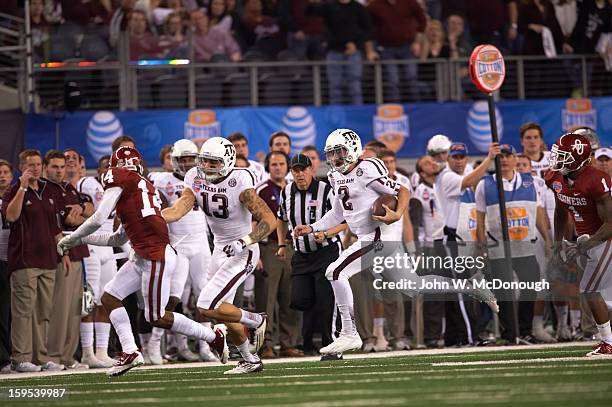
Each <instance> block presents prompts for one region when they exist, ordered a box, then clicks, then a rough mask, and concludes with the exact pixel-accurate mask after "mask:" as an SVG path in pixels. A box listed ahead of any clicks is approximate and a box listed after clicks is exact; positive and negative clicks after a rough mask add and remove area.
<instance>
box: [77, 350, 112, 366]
mask: <svg viewBox="0 0 612 407" xmlns="http://www.w3.org/2000/svg"><path fill="white" fill-rule="evenodd" d="M111 361H112V363H110V364H108V363H106V362H104V361H102V360H100V359H98V358H97V357H96V356H95V355H94V354H93V353H91V354H87V355H83V357H82V358H81V363H84V364H86V365H87V366H89V368H90V369H98V368H102V367H105V368H109V367H111V366H112V365H114V364H115V361H114V360H112V359H111Z"/></svg>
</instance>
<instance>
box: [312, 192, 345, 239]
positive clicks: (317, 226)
mask: <svg viewBox="0 0 612 407" xmlns="http://www.w3.org/2000/svg"><path fill="white" fill-rule="evenodd" d="M331 199H332V208H331V210H330V211H329V212H327V213H326V214H325V215H323V217H322V218H321V219H319V220H318V221H316V222H315V223H313V224H312V225H310V226H312V229H313V230H315V231H319V230H327V229H330V228H332V227H334V226H336V225H339V224H341V223H342V222H343V221H344V216H343V215H342V203H341V202H340V199H338V196H337V195H334V197H333V198H331Z"/></svg>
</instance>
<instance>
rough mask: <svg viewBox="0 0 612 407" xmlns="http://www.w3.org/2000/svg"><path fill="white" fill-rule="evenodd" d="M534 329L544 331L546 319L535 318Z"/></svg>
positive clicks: (539, 316)
mask: <svg viewBox="0 0 612 407" xmlns="http://www.w3.org/2000/svg"><path fill="white" fill-rule="evenodd" d="M532 329H534V330H535V329H544V318H543V317H542V315H534V316H533V322H532Z"/></svg>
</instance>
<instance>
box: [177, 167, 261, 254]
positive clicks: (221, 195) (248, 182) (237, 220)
mask: <svg viewBox="0 0 612 407" xmlns="http://www.w3.org/2000/svg"><path fill="white" fill-rule="evenodd" d="M185 188H191V190H192V191H193V193H194V194H195V196H196V199H197V201H198V205H199V206H200V208H202V210H203V211H204V214H205V215H206V221H207V223H208V226H209V227H210V230H211V231H212V233H213V235H214V243H215V246H225V245H226V244H228V243H231V242H233V241H235V240H238V239H240V238H242V237H244V236H246V235H247V234H249V233H251V229H252V227H251V221H252V218H253V217H252V215H251V212H249V210H248V209H247V207H246V206H244V205H242V203H241V202H240V194H241V193H242V191H244V190H247V189H249V188H253V189H254V188H255V176H254V175H253V173H252V172H251V171H249V170H248V169H246V168H234V169H233V170H232V172H230V173H229V175H228V176H227V177H225V178H224V179H223V180H222V181H221V182H218V183H212V182H210V181H206V180H205V179H204V178H202V177H200V176H198V170H197V168H192V169H190V170H189V171H188V172H187V174H186V175H185Z"/></svg>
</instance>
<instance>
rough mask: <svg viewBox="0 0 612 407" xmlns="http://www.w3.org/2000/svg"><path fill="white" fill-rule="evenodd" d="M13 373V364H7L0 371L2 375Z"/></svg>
mask: <svg viewBox="0 0 612 407" xmlns="http://www.w3.org/2000/svg"><path fill="white" fill-rule="evenodd" d="M9 373H13V364H12V363H11V362H9V363H7V364H6V365H4V367H2V369H0V374H9Z"/></svg>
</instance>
